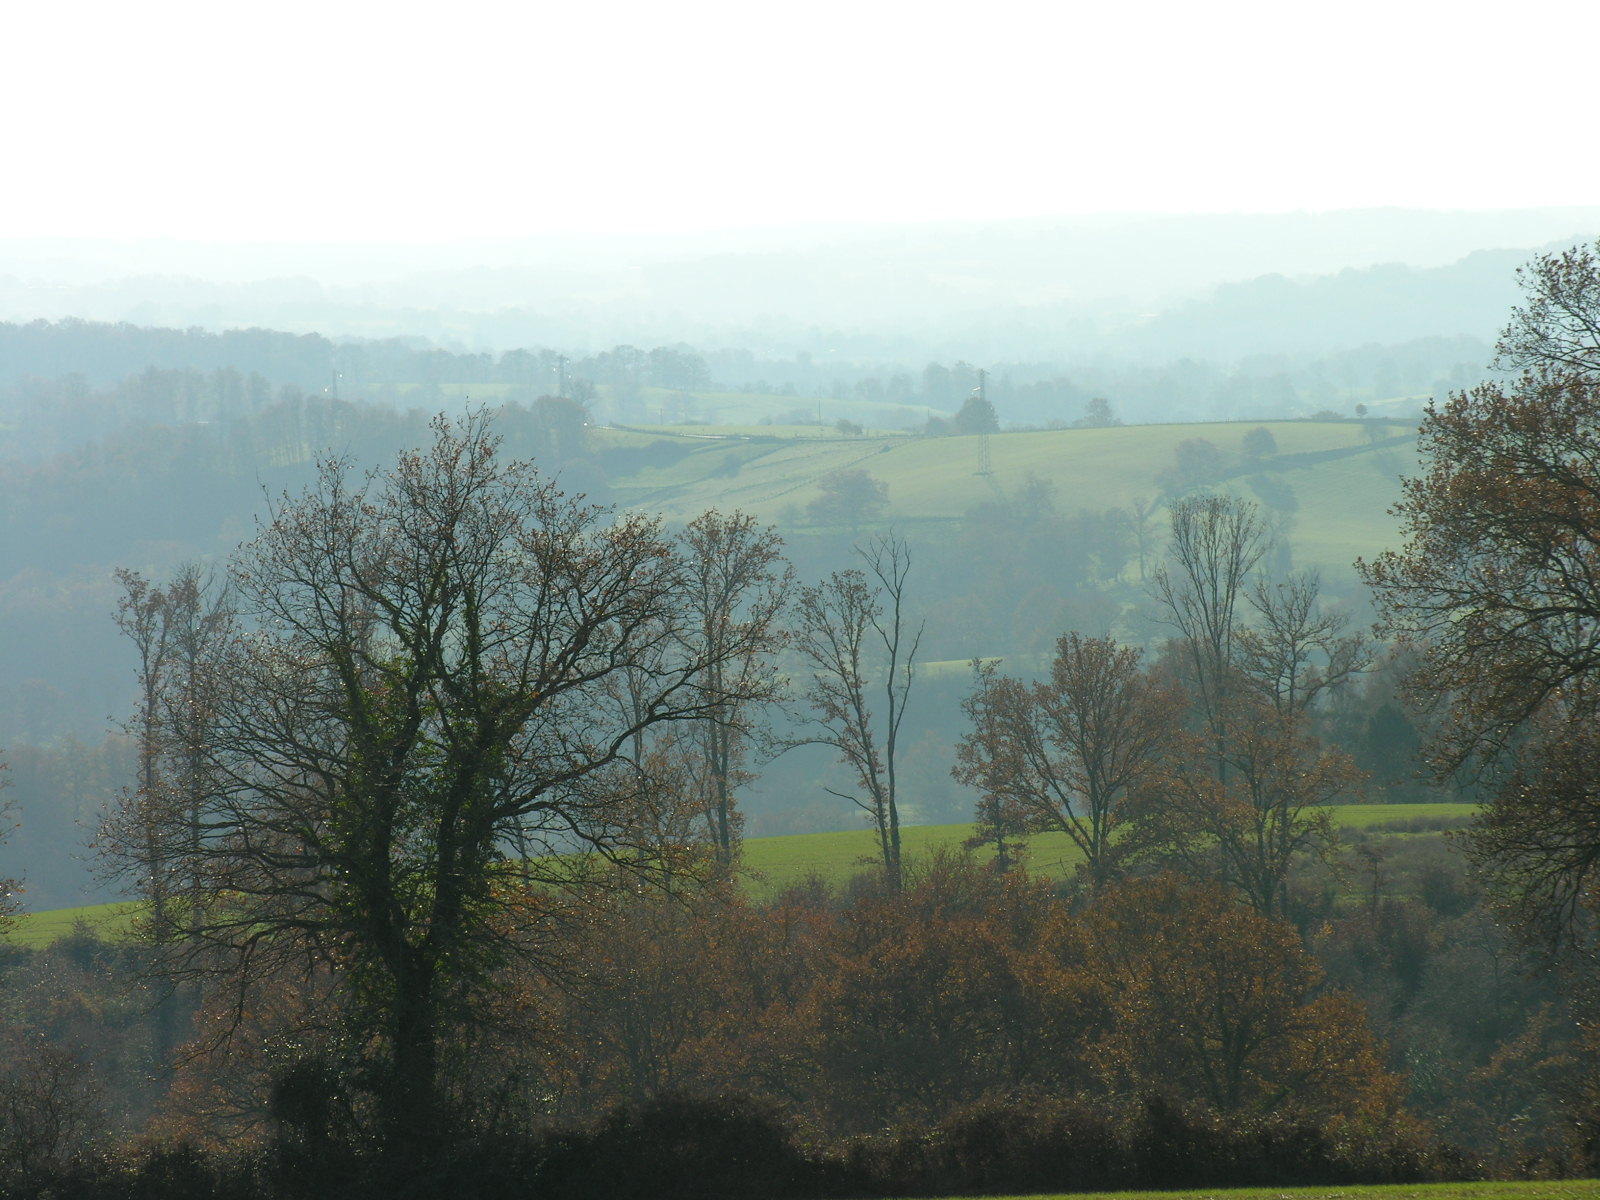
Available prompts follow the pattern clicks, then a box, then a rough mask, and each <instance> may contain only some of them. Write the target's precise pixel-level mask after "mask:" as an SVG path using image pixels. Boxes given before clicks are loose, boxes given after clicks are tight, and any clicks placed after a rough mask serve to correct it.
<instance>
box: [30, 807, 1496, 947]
mask: <svg viewBox="0 0 1600 1200" xmlns="http://www.w3.org/2000/svg"><path fill="white" fill-rule="evenodd" d="M1472 812H1473V806H1472V805H1470V804H1348V805H1339V806H1335V808H1334V809H1333V813H1334V819H1335V820H1336V821H1337V822H1338V823H1339V825H1340V826H1341V827H1342V828H1345V829H1371V830H1383V829H1384V827H1386V826H1394V827H1400V826H1404V825H1406V824H1410V823H1415V822H1422V823H1428V822H1439V821H1445V822H1452V821H1460V820H1464V819H1465V818H1467V817H1469V816H1471V815H1472ZM900 834H901V843H902V849H903V853H904V854H905V856H906V859H907V861H908V862H911V863H913V864H914V863H915V861H916V860H917V859H919V858H925V857H927V856H928V855H930V854H932V853H933V852H934V851H935V850H939V849H950V850H954V849H959V848H960V847H961V846H962V845H964V844H965V842H966V840H967V839H968V838H969V837H971V836H972V826H971V825H966V824H959V825H908V826H904V827H902V829H901V831H900ZM976 853H977V855H978V856H979V857H980V858H981V859H985V860H987V859H989V858H992V857H993V854H994V852H993V849H992V848H990V847H983V848H981V849H979V850H978V851H976ZM876 854H877V840H876V835H875V834H874V833H873V831H872V830H870V829H866V828H862V829H851V830H845V831H843V832H834V833H803V834H790V835H786V836H783V837H762V838H748V839H746V841H745V843H744V861H743V864H742V865H743V872H744V876H745V881H746V887H747V888H748V890H749V893H750V895H751V896H753V897H754V898H756V899H757V900H767V899H771V898H772V897H773V896H776V895H777V894H778V893H779V892H781V891H783V889H784V888H787V887H790V886H792V885H794V884H797V883H801V882H803V881H805V880H806V879H807V878H808V877H811V876H816V877H817V878H819V879H821V880H823V881H825V882H826V883H828V884H830V885H838V884H841V883H844V882H845V881H846V880H848V879H849V878H850V877H851V876H852V875H854V874H857V873H859V872H861V871H866V870H870V869H872V867H873V866H874V865H875V863H876ZM1077 858H1078V855H1077V852H1076V851H1075V850H1074V849H1073V847H1072V845H1071V843H1070V841H1069V840H1068V839H1067V836H1066V835H1065V834H1062V833H1046V834H1035V835H1034V836H1032V837H1030V838H1029V839H1028V849H1027V862H1028V868H1029V870H1031V871H1033V872H1034V873H1035V874H1039V875H1044V876H1046V877H1048V878H1053V879H1059V878H1062V877H1063V876H1065V875H1066V874H1067V873H1068V872H1069V871H1070V870H1071V869H1072V867H1073V864H1074V863H1076V862H1077ZM912 870H913V871H914V870H915V866H914V865H913V867H912ZM136 907H137V906H136V905H135V904H132V903H128V902H122V903H118V904H102V905H98V906H91V907H87V908H63V909H55V910H52V911H49V912H40V913H32V914H29V915H26V916H24V917H22V918H21V919H20V920H19V921H18V922H17V924H16V927H15V928H14V929H13V930H12V931H11V932H10V934H9V935H0V942H11V943H13V944H16V945H22V946H43V945H49V944H50V943H51V942H54V941H56V940H58V939H59V938H63V937H66V936H67V935H68V934H70V933H72V932H73V930H74V929H75V928H76V927H77V926H78V923H79V922H80V921H81V922H82V923H83V924H84V925H85V926H87V927H88V928H90V929H93V930H96V931H98V932H101V933H108V934H120V933H123V932H125V931H126V930H127V928H128V925H129V922H130V920H131V919H132V917H133V912H134V909H135V908H136Z"/></svg>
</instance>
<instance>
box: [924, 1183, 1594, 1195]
mask: <svg viewBox="0 0 1600 1200" xmlns="http://www.w3.org/2000/svg"><path fill="white" fill-rule="evenodd" d="M1592 1198H1600V1180H1595V1179H1551V1180H1543V1181H1533V1182H1527V1181H1518V1182H1515V1183H1421V1184H1418V1183H1412V1184H1406V1183H1401V1184H1385V1185H1383V1186H1381V1187H1356V1186H1347V1187H1307V1188H1223V1189H1217V1188H1201V1189H1197V1190H1193V1191H1181V1192H1072V1193H1061V1194H1052V1195H1041V1196H1009V1197H1002V1196H992V1197H988V1198H987V1200H1592ZM947 1200H960V1198H959V1197H954V1196H952V1197H948V1198H947Z"/></svg>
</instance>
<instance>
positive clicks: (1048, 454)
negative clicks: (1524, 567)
mask: <svg viewBox="0 0 1600 1200" xmlns="http://www.w3.org/2000/svg"><path fill="white" fill-rule="evenodd" d="M1260 425H1265V427H1266V428H1267V429H1269V430H1270V431H1271V432H1272V434H1273V437H1274V438H1275V440H1276V441H1277V444H1278V453H1277V454H1276V455H1274V456H1272V457H1270V458H1268V459H1264V460H1262V461H1261V462H1259V463H1257V464H1250V463H1247V462H1246V461H1245V460H1244V459H1243V455H1242V453H1241V449H1240V446H1241V443H1242V441H1243V438H1244V435H1245V434H1246V433H1247V432H1249V431H1250V430H1251V429H1254V428H1256V427H1257V426H1260ZM603 432H605V433H607V434H609V436H611V437H613V438H617V437H620V436H624V435H623V434H622V432H621V431H603ZM625 436H627V437H628V438H630V439H635V440H638V441H649V440H655V441H659V440H671V441H674V442H677V443H678V444H679V445H680V446H681V447H684V448H686V453H684V454H683V456H682V457H681V458H679V459H677V460H676V461H675V462H673V463H672V464H671V465H670V466H666V467H662V468H658V469H650V470H644V471H641V472H639V473H638V474H637V475H635V476H632V477H630V478H626V479H622V480H618V481H616V490H617V494H618V496H619V498H620V499H621V501H622V503H624V504H625V505H629V506H634V507H638V508H642V509H648V510H651V511H657V512H662V513H664V514H666V515H667V516H668V517H671V518H677V519H688V518H690V517H693V516H694V515H695V514H697V513H700V512H703V511H704V510H706V509H708V508H719V509H723V510H729V509H734V508H738V509H742V510H743V511H745V512H748V513H750V514H752V515H754V516H756V517H757V518H759V519H760V520H762V521H765V522H768V523H772V524H776V525H778V526H780V527H782V528H791V529H792V528H805V527H806V526H807V524H808V518H807V515H806V506H807V505H808V504H809V503H810V502H811V501H812V500H814V499H815V498H816V497H817V495H818V494H819V492H818V485H819V483H820V481H821V480H822V479H823V478H824V477H825V476H827V475H828V474H830V473H831V472H833V471H838V470H841V469H845V468H860V469H863V470H866V471H867V472H869V473H870V474H871V475H872V476H873V477H874V478H876V479H879V480H882V481H883V482H884V483H885V484H887V485H888V489H889V510H888V513H887V516H886V519H887V520H888V521H891V522H894V523H897V524H899V525H901V526H902V527H910V526H912V525H920V524H926V523H929V522H939V521H952V520H956V519H958V518H960V517H962V516H963V515H964V514H966V513H967V512H968V511H969V510H971V509H972V508H973V507H974V506H975V505H977V504H979V503H980V502H983V501H985V500H993V499H996V498H998V497H1003V496H1005V495H1007V494H1008V493H1009V492H1011V491H1013V490H1015V489H1016V488H1017V487H1018V486H1019V485H1021V484H1022V483H1023V482H1024V481H1025V480H1027V479H1028V477H1029V476H1037V477H1039V478H1041V479H1045V480H1048V481H1049V482H1050V483H1052V484H1054V485H1055V488H1056V503H1057V507H1058V508H1059V509H1060V510H1061V511H1063V512H1073V511H1076V510H1077V509H1079V508H1095V509H1101V508H1107V507H1113V506H1117V507H1123V506H1127V505H1129V504H1131V503H1132V502H1133V501H1134V500H1135V499H1136V498H1138V497H1141V496H1143V497H1154V496H1157V495H1158V494H1159V487H1158V485H1157V483H1156V475H1157V474H1158V473H1159V472H1160V471H1162V470H1163V469H1165V468H1166V467H1168V466H1169V465H1170V464H1171V463H1172V461H1173V458H1174V454H1175V452H1176V450H1177V447H1178V445H1179V444H1180V443H1182V442H1184V441H1186V440H1188V439H1191V438H1203V439H1205V440H1207V441H1210V442H1211V443H1213V444H1214V445H1215V446H1217V448H1218V449H1219V450H1221V451H1222V452H1223V454H1224V455H1225V456H1226V457H1227V459H1228V461H1229V470H1228V473H1227V474H1226V475H1225V476H1224V477H1223V478H1222V479H1221V480H1220V481H1219V482H1218V484H1217V485H1216V486H1219V487H1223V488H1226V489H1228V490H1232V491H1236V492H1238V493H1239V494H1240V495H1242V496H1245V497H1249V498H1251V499H1259V500H1263V501H1265V500H1267V499H1277V500H1278V501H1279V503H1280V505H1282V501H1283V499H1284V498H1289V503H1288V505H1287V506H1286V507H1287V510H1288V511H1287V512H1286V513H1284V515H1285V516H1286V517H1287V519H1288V521H1289V526H1288V528H1289V533H1290V538H1291V542H1292V546H1293V556H1294V562H1295V565H1296V566H1299V567H1316V568H1319V569H1320V570H1322V571H1323V572H1324V574H1325V575H1330V576H1344V575H1348V574H1349V573H1350V564H1351V562H1352V560H1354V559H1355V558H1356V557H1357V556H1371V555H1373V554H1375V553H1377V552H1378V551H1379V550H1382V549H1383V548H1384V547H1386V546H1388V545H1390V544H1392V543H1393V542H1394V540H1395V537H1394V530H1395V525H1394V519H1393V518H1392V517H1391V516H1390V515H1389V512H1388V510H1389V508H1390V506H1391V505H1393V504H1394V503H1395V501H1396V500H1397V499H1398V498H1399V495H1400V486H1399V477H1400V476H1401V474H1403V473H1407V472H1411V471H1414V470H1415V467H1416V460H1415V452H1414V442H1415V439H1414V436H1413V434H1412V432H1411V431H1410V430H1409V429H1408V428H1407V427H1406V426H1405V425H1402V424H1391V425H1388V426H1383V427H1378V428H1375V429H1372V430H1371V431H1369V428H1368V426H1366V425H1364V424H1362V423H1360V422H1355V421H1268V422H1258V421H1248V422H1232V423H1209V424H1192V425H1139V426H1122V427H1118V428H1112V429H1063V430H1050V431H1040V432H1031V433H1002V434H995V435H992V436H991V437H989V438H987V439H980V438H977V437H948V438H916V437H909V436H907V435H904V434H880V435H877V436H862V437H844V436H840V435H838V434H836V433H827V432H822V431H819V430H818V429H817V428H816V427H814V426H813V427H787V428H785V427H769V428H765V429H763V428H762V427H745V428H742V429H739V430H737V431H735V430H732V429H715V428H712V427H696V428H693V429H692V430H687V429H683V428H678V427H674V428H670V429H669V428H662V429H652V430H649V431H645V430H638V431H632V432H629V433H627V434H626V435H625ZM1374 437H1376V438H1377V439H1378V440H1377V441H1376V442H1375V441H1374V440H1373V439H1374ZM985 440H986V441H987V461H988V466H989V470H988V473H987V474H980V473H979V469H980V467H981V466H982V465H983V462H984V454H985V446H984V442H985Z"/></svg>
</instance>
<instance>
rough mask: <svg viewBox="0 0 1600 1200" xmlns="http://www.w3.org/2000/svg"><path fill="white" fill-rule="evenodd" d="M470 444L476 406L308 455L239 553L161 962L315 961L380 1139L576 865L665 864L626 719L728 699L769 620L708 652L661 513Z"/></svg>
mask: <svg viewBox="0 0 1600 1200" xmlns="http://www.w3.org/2000/svg"><path fill="white" fill-rule="evenodd" d="M496 451H497V441H496V439H495V438H494V437H493V435H492V432H491V430H490V428H489V422H488V419H487V418H486V417H484V416H483V415H481V414H479V415H476V416H470V417H467V418H465V419H464V420H462V421H461V422H459V423H455V424H452V423H449V422H447V421H445V420H444V419H443V418H440V419H439V420H438V421H436V422H435V424H434V439H433V443H432V445H431V446H429V447H428V448H427V449H424V450H421V451H416V452H411V453H407V454H403V455H401V456H400V457H399V459H398V461H397V462H396V463H395V464H394V465H393V466H392V467H390V468H388V469H386V470H382V471H374V472H372V473H370V474H368V475H366V476H365V477H360V476H357V475H355V473H354V472H353V470H352V469H351V467H350V466H349V465H348V464H347V463H345V462H342V461H334V462H330V463H328V464H326V465H325V466H324V467H323V468H322V470H321V472H320V475H319V478H318V480H317V482H316V484H315V485H314V486H313V487H312V488H310V489H309V490H308V491H307V492H306V493H304V494H303V495H300V496H298V497H292V498H286V499H285V500H284V501H282V502H281V503H280V504H278V505H277V506H276V508H275V511H274V512H273V513H272V515H271V520H270V521H269V522H268V523H267V524H266V525H265V526H264V527H263V528H262V530H261V531H260V534H259V536H258V537H257V538H256V539H255V541H254V542H253V543H251V544H250V545H249V546H247V547H245V548H244V549H243V550H242V551H241V553H240V554H239V556H238V557H237V559H236V560H235V562H234V566H233V583H234V588H235V593H236V595H237V597H238V604H239V609H240V616H241V620H242V621H243V622H246V623H247V627H246V628H245V631H244V632H242V633H241V634H239V635H238V636H236V637H234V638H232V639H230V641H229V643H228V654H227V657H226V661H225V662H224V663H223V667H222V673H221V675H220V678H221V679H222V680H224V681H225V684H226V686H225V688H224V689H223V690H222V691H221V694H220V695H219V697H218V701H217V707H216V713H215V716H214V719H213V720H212V722H211V729H210V735H209V741H208V745H207V747H206V758H207V767H208V769H209V771H211V772H214V773H215V775H216V777H217V778H218V779H220V781H221V786H219V787H218V788H217V789H216V790H215V792H214V793H213V794H212V795H211V796H210V797H209V798H208V801H207V804H206V807H205V811H204V813H203V814H202V819H201V820H200V822H199V823H198V828H199V830H200V840H199V844H198V848H197V853H198V855H199V858H200V861H201V863H202V865H203V869H204V874H205V878H206V881H207V886H208V888H209V898H210V901H211V902H210V903H208V904H207V905H206V906H205V909H204V912H203V913H202V915H201V917H200V919H199V921H198V923H197V927H196V928H194V929H193V930H192V936H191V937H190V938H188V939H187V940H185V941H184V942H182V943H180V944H179V945H178V946H177V947H175V950H174V954H173V956H172V958H171V960H170V966H171V968H172V969H173V970H174V971H176V972H178V973H180V974H182V973H189V974H197V973H198V974H205V975H209V976H211V977H213V978H215V977H217V976H221V977H222V978H224V979H226V980H228V981H229V982H230V983H231V985H232V986H233V987H235V988H236V989H237V995H238V996H240V997H241V999H242V998H244V997H246V996H247V995H248V994H249V991H248V989H249V986H250V984H251V983H252V981H254V980H256V979H258V978H280V979H296V978H309V977H311V976H312V975H313V974H315V973H318V972H321V973H331V976H332V978H333V979H334V981H335V983H336V987H335V994H336V995H338V996H340V997H342V999H343V1002H344V1012H345V1016H346V1027H347V1034H348V1040H349V1044H350V1045H352V1046H354V1047H357V1048H358V1052H359V1053H360V1054H361V1056H362V1059H363V1062H362V1064H361V1067H362V1070H361V1074H360V1076H359V1080H360V1082H361V1084H362V1085H363V1086H364V1087H365V1089H366V1090H367V1092H368V1093H369V1094H370V1096H371V1099H372V1101H373V1104H374V1107H375V1110H376V1114H377V1120H378V1124H379V1131H380V1133H381V1134H382V1135H383V1137H384V1142H385V1144H386V1145H387V1146H389V1147H390V1148H391V1149H392V1150H394V1151H396V1152H397V1153H401V1154H404V1153H406V1152H408V1151H409V1150H411V1149H416V1148H420V1147H424V1146H426V1145H428V1144H429V1143H431V1142H433V1141H434V1140H436V1139H437V1138H439V1137H441V1136H445V1135H446V1134H447V1133H448V1129H449V1126H450V1121H449V1117H450V1115H451V1113H450V1109H449V1105H448V1103H447V1100H446V1097H447V1095H448V1086H447V1085H448V1077H449V1072H448V1070H447V1066H446V1064H447V1056H448V1053H449V1049H450V1046H451V1045H452V1041H451V1039H452V1036H453V1034H454V1033H455V1032H456V1031H458V1030H460V1029H461V1028H462V1027H463V1026H464V1025H465V1024H467V1023H468V1022H470V1020H471V1018H472V1014H473V1012H474V1011H476V1007H477V1002H478V1000H479V999H480V998H481V996H482V993H483V989H484V988H485V987H486V986H488V982H489V980H490V978H491V974H492V972H493V971H494V970H495V968H496V966H497V965H498V964H499V963H500V962H501V961H502V960H503V959H504V958H505V956H506V955H507V954H509V953H512V952H514V951H515V950H517V949H529V950H530V952H537V949H538V945H539V943H538V941H537V940H536V938H535V934H536V931H537V930H538V929H539V928H541V927H542V922H543V921H544V918H545V916H546V914H547V913H548V912H549V911H550V909H551V908H552V907H553V906H555V905H556V903H557V900H558V897H559V896H560V895H561V894H562V892H563V891H564V890H566V889H570V888H574V887H578V886H580V885H581V884H582V883H583V882H584V880H585V879H586V877H587V876H588V875H589V874H590V872H589V869H588V865H587V864H589V863H590V862H591V860H592V859H593V858H595V857H596V856H598V857H599V858H601V859H603V860H605V861H606V862H609V863H613V864H618V865H619V866H620V867H622V868H623V869H625V870H632V871H634V872H640V873H644V872H653V871H659V869H660V868H661V866H662V863H661V855H662V848H661V846H660V845H659V841H658V840H657V839H656V837H655V836H654V831H653V830H651V829H648V828H645V826H647V825H649V822H648V821H642V820H641V819H640V816H641V814H640V806H641V803H642V802H643V801H644V800H645V799H647V798H648V797H650V796H651V795H652V791H651V789H650V787H649V771H650V763H649V762H648V761H644V760H641V759H640V758H638V757H636V752H637V750H638V748H639V747H640V745H641V744H642V740H641V738H640V734H641V732H642V731H645V730H651V729H655V728H658V727H667V726H673V725H676V726H680V727H682V728H684V729H686V730H687V729H690V728H692V727H693V725H694V724H695V723H697V722H702V721H705V720H709V719H713V718H715V717H716V716H717V714H718V713H725V712H727V711H729V710H730V708H736V707H737V706H738V705H739V704H740V703H742V702H743V701H744V700H745V699H747V698H748V696H749V693H748V692H747V690H746V689H747V688H748V687H749V684H750V677H749V674H748V672H747V671H746V670H745V668H744V667H743V666H742V665H741V664H744V663H746V662H748V661H750V660H751V656H752V654H753V653H754V652H755V650H756V648H757V647H760V646H763V645H765V644H767V642H768V641H769V639H770V630H769V629H767V628H766V627H765V626H764V625H762V624H761V623H760V622H745V623H743V624H742V625H741V626H738V627H736V628H735V629H734V630H733V631H731V632H730V634H729V636H728V637H727V638H725V639H720V640H717V641H715V642H714V643H707V642H706V640H705V639H704V638H703V636H702V633H703V630H702V629H701V627H700V624H699V619H698V617H697V616H696V615H695V614H694V613H693V612H692V611H691V609H690V607H689V606H688V605H687V604H686V602H685V596H686V594H687V591H688V586H689V583H688V576H689V572H690V566H689V564H688V563H687V562H686V560H685V557H684V555H683V554H682V553H681V552H680V548H679V546H678V545H676V544H675V542H674V540H673V539H671V538H669V537H667V536H666V535H664V533H663V532H662V530H661V528H660V526H659V523H658V522H656V521H654V520H651V519H646V518H642V517H623V518H614V517H613V516H612V514H610V513H609V512H607V511H606V510H603V509H597V508H594V507H592V506H589V505H586V504H584V503H582V502H581V501H580V500H576V499H573V498H570V497H567V496H565V495H563V494H562V493H561V492H560V491H559V490H558V489H557V488H556V487H555V485H554V484H553V483H552V482H551V481H549V480H547V479H544V478H542V477H541V476H540V475H539V474H538V473H537V471H536V470H535V469H534V468H533V467H532V466H531V465H530V464H526V463H519V462H508V461H505V460H503V459H502V458H500V457H499V456H498V455H497V452H496ZM719 670H720V672H721V673H720V674H719V673H718V672H719ZM719 680H720V682H719ZM625 688H626V689H629V690H630V691H631V699H630V703H628V704H626V705H624V704H620V703H619V702H618V697H619V694H620V693H621V692H622V690H624V689H625ZM643 744H645V745H646V748H647V749H648V742H644V743H643ZM166 828H167V832H168V833H169V834H170V835H171V836H172V837H174V838H176V839H187V838H188V837H189V836H190V835H191V833H192V829H193V827H192V826H190V825H189V824H187V823H186V822H185V823H176V824H174V825H171V826H168V827H166ZM524 855H526V856H528V857H526V858H523V857H522V856H524ZM530 939H534V940H530Z"/></svg>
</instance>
